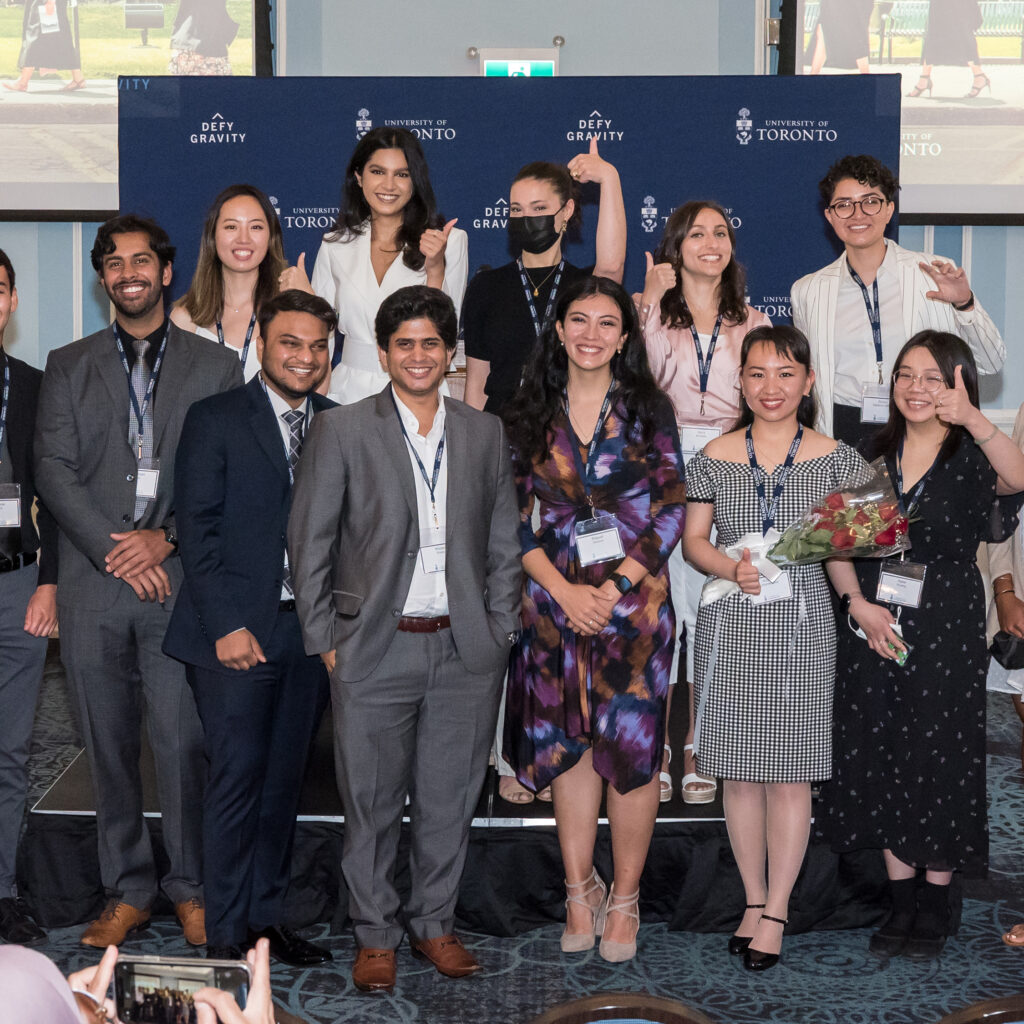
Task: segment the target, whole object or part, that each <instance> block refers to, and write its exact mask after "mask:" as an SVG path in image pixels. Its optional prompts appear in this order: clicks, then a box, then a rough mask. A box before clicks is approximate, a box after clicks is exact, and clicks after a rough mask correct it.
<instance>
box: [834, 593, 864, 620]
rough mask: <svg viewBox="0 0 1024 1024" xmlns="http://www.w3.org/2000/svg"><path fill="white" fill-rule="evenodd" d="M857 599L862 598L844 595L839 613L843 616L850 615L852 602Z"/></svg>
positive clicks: (840, 602) (858, 595) (857, 595)
mask: <svg viewBox="0 0 1024 1024" xmlns="http://www.w3.org/2000/svg"><path fill="white" fill-rule="evenodd" d="M855 597H860V594H843V596H842V597H841V598H840V599H839V611H840V612H841V613H842V614H843V615H849V614H850V602H851V601H852V600H853V599H854V598H855Z"/></svg>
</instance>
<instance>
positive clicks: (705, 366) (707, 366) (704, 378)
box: [690, 313, 722, 416]
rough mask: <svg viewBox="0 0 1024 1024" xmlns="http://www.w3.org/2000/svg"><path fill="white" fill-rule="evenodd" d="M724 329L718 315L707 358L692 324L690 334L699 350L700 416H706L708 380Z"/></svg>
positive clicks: (694, 325)
mask: <svg viewBox="0 0 1024 1024" xmlns="http://www.w3.org/2000/svg"><path fill="white" fill-rule="evenodd" d="M721 328H722V314H721V313H719V314H718V318H717V319H716V320H715V329H714V330H713V331H712V332H711V343H710V344H709V345H708V354H707V356H706V357H705V355H704V352H703V350H702V349H701V347H700V335H699V334H698V333H697V326H696V324H694V323H691V324H690V333H691V334H692V335H693V344H694V347H695V348H696V349H697V370H698V371H699V373H700V414H701V416H703V415H704V396H705V395H706V394H707V390H708V378H709V377H710V376H711V360H712V358H713V357H714V355H715V345H717V344H718V332H719V331H720V330H721Z"/></svg>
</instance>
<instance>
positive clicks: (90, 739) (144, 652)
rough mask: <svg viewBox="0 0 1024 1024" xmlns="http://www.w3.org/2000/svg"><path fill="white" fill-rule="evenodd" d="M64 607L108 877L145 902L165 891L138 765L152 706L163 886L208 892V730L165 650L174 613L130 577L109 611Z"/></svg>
mask: <svg viewBox="0 0 1024 1024" xmlns="http://www.w3.org/2000/svg"><path fill="white" fill-rule="evenodd" d="M58 593H59V591H58ZM58 607H59V614H60V646H61V659H62V661H63V662H64V667H65V669H66V670H67V675H68V681H69V682H70V684H71V690H72V693H73V695H74V698H75V707H76V711H77V713H78V719H79V725H80V727H81V730H82V736H83V738H84V740H85V749H86V752H87V754H88V755H89V766H90V768H91V770H92V783H93V790H94V793H95V797H96V827H97V832H98V838H99V861H100V876H101V878H102V881H103V886H104V888H105V889H106V890H107V894H108V896H118V897H119V898H120V899H122V900H124V901H125V902H126V903H130V904H131V905H132V906H135V907H141V908H146V907H149V906H150V905H151V904H152V902H153V899H154V898H155V896H156V892H157V877H156V865H155V863H154V861H153V849H152V846H151V844H150V840H149V832H148V830H147V828H146V823H145V820H144V818H143V815H142V811H143V807H142V779H141V775H140V773H139V754H140V749H141V726H142V712H143V707H145V710H146V725H147V731H148V734H149V743H150V746H151V747H152V750H153V757H154V760H155V762H156V780H157V795H158V798H159V801H160V815H161V819H162V823H163V840H164V847H165V848H166V850H167V855H168V858H169V860H170V867H169V870H168V873H167V874H166V875H165V876H164V877H163V878H162V879H160V886H161V887H162V888H163V890H164V892H165V893H166V894H167V896H168V897H169V898H170V899H171V900H172V901H173V902H175V903H180V902H182V901H183V900H188V899H191V898H192V897H194V896H200V895H201V893H202V886H201V882H200V878H201V875H202V850H201V842H202V840H201V835H202V799H203V785H202V780H203V772H204V758H203V736H202V727H201V726H200V724H199V714H198V712H197V711H196V704H195V699H194V698H193V696H192V691H191V690H190V689H189V686H188V684H187V683H186V681H185V668H184V666H183V665H182V664H180V663H179V662H177V661H175V660H174V659H173V658H169V657H167V656H166V655H165V654H164V653H163V652H162V651H161V649H160V648H161V645H162V644H163V640H164V633H165V632H166V630H167V623H168V621H169V618H170V612H169V611H168V610H167V609H166V608H164V606H163V605H162V604H159V603H156V602H150V601H140V600H139V599H138V598H137V597H136V596H135V593H134V591H133V590H132V589H131V587H129V586H128V585H127V584H121V586H120V590H119V591H118V594H117V597H116V599H115V600H114V603H113V605H111V607H110V608H107V609H106V610H104V611H97V610H95V609H91V608H82V607H78V606H76V605H75V604H66V605H65V604H60V603H59V599H58Z"/></svg>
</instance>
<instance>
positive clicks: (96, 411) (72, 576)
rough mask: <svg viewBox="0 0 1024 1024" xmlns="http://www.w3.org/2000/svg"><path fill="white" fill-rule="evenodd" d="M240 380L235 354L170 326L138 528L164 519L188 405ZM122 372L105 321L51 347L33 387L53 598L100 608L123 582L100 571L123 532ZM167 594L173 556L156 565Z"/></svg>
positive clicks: (170, 514) (130, 504) (132, 470)
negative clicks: (54, 531)
mask: <svg viewBox="0 0 1024 1024" xmlns="http://www.w3.org/2000/svg"><path fill="white" fill-rule="evenodd" d="M241 383H242V370H241V366H240V364H239V361H238V356H237V355H235V354H234V352H233V351H232V350H230V349H227V348H222V347H221V346H220V345H217V344H216V343H215V342H210V341H206V340H205V339H203V338H200V337H198V336H197V335H195V334H190V333H188V332H187V331H182V330H181V329H180V328H178V327H176V326H175V325H174V324H171V328H170V335H169V336H168V339H167V350H166V353H165V354H164V361H163V365H162V367H161V369H160V378H159V381H158V382H157V386H156V391H155V393H154V397H153V455H154V458H158V459H159V460H160V480H159V485H158V487H157V495H156V498H155V499H154V500H152V501H150V503H149V505H148V507H147V508H146V511H145V513H144V514H143V517H142V519H141V520H140V522H139V524H138V526H139V528H140V529H154V528H158V527H161V526H166V525H173V524H174V453H175V450H176V449H177V447H178V436H179V434H180V433H181V425H182V422H183V421H184V419H185V413H186V412H187V411H188V408H189V406H190V405H191V404H192V403H193V402H195V401H197V400H198V399H200V398H205V397H206V396H207V395H212V394H216V393H217V392H219V391H226V390H227V389H228V388H232V387H236V386H237V385H239V384H241ZM129 408H130V399H129V397H128V379H127V377H126V376H125V372H124V367H123V366H122V365H121V359H120V357H119V355H118V352H117V345H116V343H115V341H114V332H113V329H112V328H111V327H107V328H105V329H104V330H102V331H98V332H97V333H96V334H92V335H90V336H89V337H88V338H83V339H81V340H80V341H76V342H73V343H72V344H70V345H65V346H64V347H63V348H59V349H56V350H55V351H53V352H51V353H50V355H49V357H48V358H47V360H46V371H45V373H44V374H43V383H42V387H41V389H40V392H39V413H38V416H37V418H36V438H35V461H36V482H37V485H38V488H39V493H40V495H41V496H42V497H43V500H44V501H45V502H46V505H47V507H48V508H49V509H50V511H51V512H52V513H53V515H54V517H55V518H56V520H57V523H58V525H59V526H60V534H61V535H60V576H59V590H58V593H59V595H60V600H61V602H62V603H64V602H69V603H71V602H73V603H75V604H77V605H78V606H80V607H83V608H91V609H94V610H103V609H105V608H109V607H110V606H111V604H113V602H114V600H115V598H116V596H117V588H118V587H124V586H127V584H125V583H124V582H122V581H121V580H117V579H115V578H114V577H113V576H112V575H110V574H109V573H107V572H106V571H105V562H104V558H105V556H106V555H107V553H108V552H109V551H110V549H111V548H112V547H113V546H114V543H115V542H114V541H113V540H111V538H110V535H111V534H112V533H121V532H124V531H127V530H131V529H132V522H133V519H134V513H135V475H136V472H137V463H136V458H135V453H134V452H133V451H132V449H131V445H130V444H129V443H128V415H129ZM164 569H165V570H166V571H167V574H168V576H169V577H170V581H171V597H170V598H169V599H168V602H167V604H168V606H170V604H171V602H173V600H174V595H175V594H176V593H177V591H178V589H179V587H180V584H181V578H182V573H181V563H180V560H179V559H178V557H177V555H173V556H172V557H170V558H168V559H167V561H166V562H164Z"/></svg>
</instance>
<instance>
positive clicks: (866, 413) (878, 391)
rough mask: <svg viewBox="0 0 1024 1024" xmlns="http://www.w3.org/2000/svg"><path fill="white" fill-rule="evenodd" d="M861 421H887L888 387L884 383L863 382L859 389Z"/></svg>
mask: <svg viewBox="0 0 1024 1024" xmlns="http://www.w3.org/2000/svg"><path fill="white" fill-rule="evenodd" d="M860 421H861V423H887V422H888V421H889V389H888V387H886V385H884V384H864V385H862V386H861V389H860Z"/></svg>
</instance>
